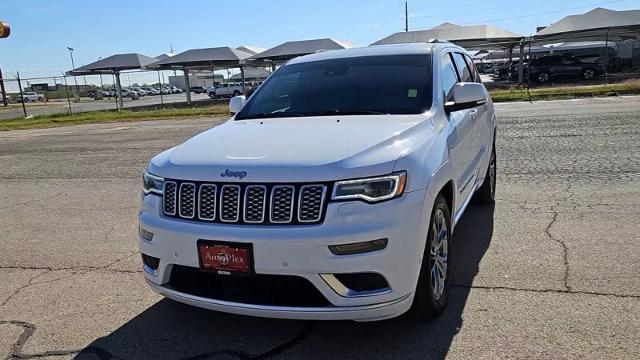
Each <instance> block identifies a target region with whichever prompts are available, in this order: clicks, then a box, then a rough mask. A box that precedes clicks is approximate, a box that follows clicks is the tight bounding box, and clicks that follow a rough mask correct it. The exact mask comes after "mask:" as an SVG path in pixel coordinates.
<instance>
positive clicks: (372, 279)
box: [334, 273, 389, 292]
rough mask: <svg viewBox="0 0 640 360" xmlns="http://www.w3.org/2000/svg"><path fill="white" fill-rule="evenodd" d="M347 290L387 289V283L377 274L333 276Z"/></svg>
mask: <svg viewBox="0 0 640 360" xmlns="http://www.w3.org/2000/svg"><path fill="white" fill-rule="evenodd" d="M334 276H335V277H336V278H337V279H338V280H339V281H340V282H341V283H342V284H343V285H344V286H345V287H347V288H348V289H349V290H353V291H356V292H363V291H375V290H380V289H387V288H389V283H388V282H387V280H386V279H385V278H384V277H383V276H382V275H380V274H377V273H352V274H334Z"/></svg>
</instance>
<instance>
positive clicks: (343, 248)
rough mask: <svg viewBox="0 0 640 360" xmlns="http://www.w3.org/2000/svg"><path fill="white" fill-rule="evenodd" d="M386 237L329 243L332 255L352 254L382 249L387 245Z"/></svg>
mask: <svg viewBox="0 0 640 360" xmlns="http://www.w3.org/2000/svg"><path fill="white" fill-rule="evenodd" d="M387 242H388V239H378V240H371V241H364V242H357V243H351V244H341V245H330V246H329V251H331V253H332V254H333V255H353V254H362V253H367V252H371V251H378V250H382V249H384V248H386V247H387Z"/></svg>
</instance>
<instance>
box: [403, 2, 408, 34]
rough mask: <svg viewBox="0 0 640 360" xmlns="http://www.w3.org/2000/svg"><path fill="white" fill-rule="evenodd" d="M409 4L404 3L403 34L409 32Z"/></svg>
mask: <svg viewBox="0 0 640 360" xmlns="http://www.w3.org/2000/svg"><path fill="white" fill-rule="evenodd" d="M408 3H409V2H408V1H405V2H404V32H408V31H409V4H408Z"/></svg>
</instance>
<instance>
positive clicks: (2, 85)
mask: <svg viewBox="0 0 640 360" xmlns="http://www.w3.org/2000/svg"><path fill="white" fill-rule="evenodd" d="M2 75H4V76H2ZM150 75H152V76H150ZM161 75H162V74H158V75H157V76H156V74H155V72H146V73H143V72H132V73H124V74H122V75H121V78H122V79H123V82H124V84H123V85H126V86H123V102H124V108H135V107H145V106H153V105H164V104H166V103H168V102H171V103H178V102H184V101H185V94H184V93H183V92H182V91H180V92H179V93H176V92H171V91H170V90H171V89H170V86H169V84H167V83H166V82H164V81H162V76H161ZM156 77H157V80H156V81H154V80H155V79H156ZM114 84H115V77H114V76H113V75H111V74H102V75H86V76H69V75H65V74H64V73H60V75H52V76H40V77H24V76H21V74H20V73H10V74H6V73H5V74H0V121H1V120H7V119H15V118H27V117H33V116H65V115H69V114H77V113H81V112H88V111H115V110H118V102H117V94H116V88H115V85H114ZM145 89H146V90H145ZM201 98H202V99H201ZM204 99H208V97H207V96H206V94H205V95H201V96H199V97H196V100H204Z"/></svg>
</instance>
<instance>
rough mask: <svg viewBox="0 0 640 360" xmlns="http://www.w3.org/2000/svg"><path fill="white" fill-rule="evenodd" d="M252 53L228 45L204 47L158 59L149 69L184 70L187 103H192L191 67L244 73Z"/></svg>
mask: <svg viewBox="0 0 640 360" xmlns="http://www.w3.org/2000/svg"><path fill="white" fill-rule="evenodd" d="M251 55H252V54H250V53H247V52H245V51H242V50H238V49H233V48H230V47H228V46H223V47H214V48H204V49H191V50H187V51H184V52H181V53H179V54H176V55H174V56H171V57H168V58H166V59H163V60H160V61H157V62H155V63H153V64H150V65H148V66H147V69H153V70H177V69H179V70H182V71H184V76H185V85H186V87H187V89H185V90H186V94H187V103H191V93H190V90H189V88H190V84H189V70H191V69H208V70H212V69H214V68H216V67H219V68H240V71H241V72H242V73H244V68H245V67H246V66H247V59H248V58H249V57H251ZM242 88H243V92H245V91H244V88H245V84H244V81H243V82H242Z"/></svg>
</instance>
